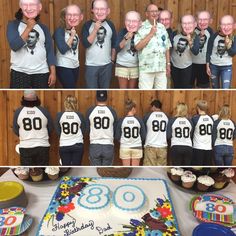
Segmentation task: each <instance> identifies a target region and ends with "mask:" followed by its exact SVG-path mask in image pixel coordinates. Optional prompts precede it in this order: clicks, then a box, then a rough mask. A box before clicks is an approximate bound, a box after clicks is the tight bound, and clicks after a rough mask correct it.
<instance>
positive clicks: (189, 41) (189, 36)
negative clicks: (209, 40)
mask: <svg viewBox="0 0 236 236" xmlns="http://www.w3.org/2000/svg"><path fill="white" fill-rule="evenodd" d="M187 40H188V43H189V46H190V48H191V47H192V46H193V39H192V35H191V34H188V35H187Z"/></svg>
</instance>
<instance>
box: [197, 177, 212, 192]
mask: <svg viewBox="0 0 236 236" xmlns="http://www.w3.org/2000/svg"><path fill="white" fill-rule="evenodd" d="M214 183H215V181H214V179H213V178H211V177H210V176H208V175H201V176H199V177H198V178H197V188H198V190H200V191H206V190H208V189H209V187H211V186H212V185H214Z"/></svg>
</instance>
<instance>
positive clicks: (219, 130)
mask: <svg viewBox="0 0 236 236" xmlns="http://www.w3.org/2000/svg"><path fill="white" fill-rule="evenodd" d="M235 132H236V131H235V124H234V122H233V121H232V120H217V121H215V123H214V135H216V139H215V145H214V146H218V145H228V146H233V139H234V138H235Z"/></svg>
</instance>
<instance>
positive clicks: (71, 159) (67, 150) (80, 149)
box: [59, 143, 84, 166]
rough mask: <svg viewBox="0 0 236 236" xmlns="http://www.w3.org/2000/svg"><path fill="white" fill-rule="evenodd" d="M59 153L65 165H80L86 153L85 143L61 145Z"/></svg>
mask: <svg viewBox="0 0 236 236" xmlns="http://www.w3.org/2000/svg"><path fill="white" fill-rule="evenodd" d="M59 154H60V158H61V161H62V165H63V166H80V165H81V163H82V159H83V154H84V144H83V143H77V144H75V145H72V146H65V147H60V148H59Z"/></svg>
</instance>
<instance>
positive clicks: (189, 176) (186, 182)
mask: <svg viewBox="0 0 236 236" xmlns="http://www.w3.org/2000/svg"><path fill="white" fill-rule="evenodd" d="M196 179H197V177H196V175H194V174H193V173H192V172H191V171H185V172H184V174H183V175H182V176H181V181H182V186H183V187H184V188H187V189H190V188H192V187H193V185H194V183H195V182H196Z"/></svg>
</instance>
